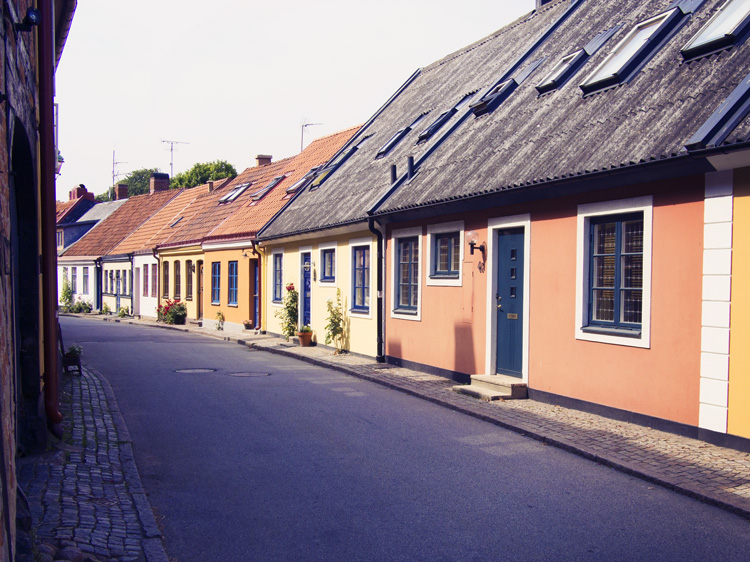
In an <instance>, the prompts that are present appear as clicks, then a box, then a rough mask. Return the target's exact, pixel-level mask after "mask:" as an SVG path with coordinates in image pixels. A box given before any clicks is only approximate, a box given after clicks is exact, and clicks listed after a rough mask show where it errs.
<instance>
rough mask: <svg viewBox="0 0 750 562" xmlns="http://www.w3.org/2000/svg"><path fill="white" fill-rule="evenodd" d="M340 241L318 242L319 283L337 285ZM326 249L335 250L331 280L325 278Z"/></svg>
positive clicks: (328, 285) (326, 285)
mask: <svg viewBox="0 0 750 562" xmlns="http://www.w3.org/2000/svg"><path fill="white" fill-rule="evenodd" d="M338 246H339V245H338V242H335V241H334V242H321V243H320V244H318V263H319V264H320V265H319V266H318V270H319V274H318V284H319V285H323V286H324V287H333V288H335V287H337V286H338V285H337V283H338V278H339V272H338V268H339V255H338V254H339V251H338ZM324 250H333V281H330V280H326V281H324V280H323V251H324ZM370 264H372V255H370Z"/></svg>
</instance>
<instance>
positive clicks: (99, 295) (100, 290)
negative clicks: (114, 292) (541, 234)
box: [94, 258, 104, 310]
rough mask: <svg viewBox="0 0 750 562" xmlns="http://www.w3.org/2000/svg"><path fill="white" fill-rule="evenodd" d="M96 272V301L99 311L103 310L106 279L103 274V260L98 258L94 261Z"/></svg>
mask: <svg viewBox="0 0 750 562" xmlns="http://www.w3.org/2000/svg"><path fill="white" fill-rule="evenodd" d="M94 270H95V271H96V288H95V290H96V300H95V305H96V309H97V310H101V309H102V301H103V298H104V297H103V294H104V277H103V274H102V258H96V259H95V260H94Z"/></svg>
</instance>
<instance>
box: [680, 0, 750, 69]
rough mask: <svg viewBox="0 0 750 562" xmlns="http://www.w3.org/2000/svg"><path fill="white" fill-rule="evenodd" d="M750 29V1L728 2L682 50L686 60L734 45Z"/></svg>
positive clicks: (736, 0) (734, 0)
mask: <svg viewBox="0 0 750 562" xmlns="http://www.w3.org/2000/svg"><path fill="white" fill-rule="evenodd" d="M748 27H750V0H728V2H726V3H725V4H724V5H723V6H722V7H721V9H720V10H719V11H718V12H717V13H716V14H714V16H713V17H712V18H711V19H710V20H708V23H707V24H706V25H704V26H703V28H702V29H701V30H700V31H699V32H698V33H697V34H696V35H695V36H694V37H693V38H692V39H691V40H690V41H688V43H687V45H685V46H684V47H683V48H682V51H681V52H682V56H683V57H684V58H685V59H691V58H695V57H698V56H701V55H705V54H708V53H711V52H714V51H717V50H720V49H725V48H727V47H730V46H732V45H734V44H735V43H736V42H737V40H738V39H739V38H740V37H741V36H742V35H743V34H744V33H745V32H746V31H747V30H748Z"/></svg>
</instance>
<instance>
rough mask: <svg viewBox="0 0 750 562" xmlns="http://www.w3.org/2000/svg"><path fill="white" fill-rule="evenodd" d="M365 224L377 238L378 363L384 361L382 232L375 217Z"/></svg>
mask: <svg viewBox="0 0 750 562" xmlns="http://www.w3.org/2000/svg"><path fill="white" fill-rule="evenodd" d="M367 226H368V227H369V228H370V232H372V233H373V234H374V235H375V236H377V238H378V253H377V262H376V263H377V289H378V297H377V303H378V304H377V308H376V309H375V310H376V313H375V322H376V324H377V330H378V335H377V337H378V340H377V341H378V349H377V355H376V356H375V360H376V361H377V362H378V363H385V326H384V325H383V270H384V269H385V267H384V264H383V256H384V252H383V233H382V232H381V231H380V229H379V228H377V227H376V226H375V219H373V218H370V219H368V220H367Z"/></svg>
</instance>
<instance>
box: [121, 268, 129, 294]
mask: <svg viewBox="0 0 750 562" xmlns="http://www.w3.org/2000/svg"><path fill="white" fill-rule="evenodd" d="M121 294H123V295H127V294H128V272H127V271H125V270H124V269H123V271H122V292H121Z"/></svg>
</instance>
